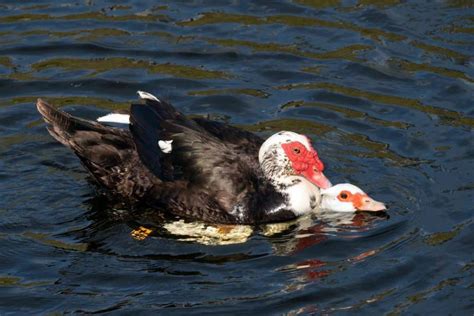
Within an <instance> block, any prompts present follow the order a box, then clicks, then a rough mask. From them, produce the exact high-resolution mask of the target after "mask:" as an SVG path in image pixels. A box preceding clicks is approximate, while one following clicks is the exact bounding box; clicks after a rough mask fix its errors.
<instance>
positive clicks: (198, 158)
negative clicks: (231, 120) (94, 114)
mask: <svg viewBox="0 0 474 316" xmlns="http://www.w3.org/2000/svg"><path fill="white" fill-rule="evenodd" d="M139 95H140V97H141V99H142V100H143V101H144V104H132V105H131V109H130V115H129V116H123V115H122V116H121V118H122V119H124V118H126V122H125V121H124V123H127V122H128V121H129V123H130V125H129V130H126V129H121V128H115V127H110V126H106V125H103V124H101V123H98V122H95V121H90V120H85V119H81V118H77V117H74V116H71V115H70V114H68V113H65V112H63V111H61V110H58V109H56V108H55V107H54V106H52V105H50V104H48V103H47V102H45V101H43V100H41V99H38V102H37V108H38V111H39V112H40V113H41V114H42V116H43V118H44V120H45V121H46V122H47V123H48V124H49V126H48V131H49V133H50V134H51V135H52V136H53V137H54V138H55V139H56V140H58V141H59V142H61V143H62V144H64V145H65V146H67V147H69V148H71V149H72V150H73V151H74V152H75V153H76V155H77V156H78V157H79V158H80V160H81V162H82V163H83V165H84V166H85V167H86V168H87V169H88V171H89V172H90V173H91V174H92V176H93V177H94V179H95V180H96V181H97V182H98V184H99V185H100V186H101V187H103V188H105V189H106V191H107V192H108V193H109V194H110V195H111V196H113V197H114V198H118V199H120V200H121V201H124V202H126V203H129V204H131V205H137V204H138V205H140V204H142V205H146V206H149V207H153V208H157V209H160V210H162V211H164V212H167V213H168V214H171V215H174V216H177V217H181V218H186V219H191V220H200V221H204V222H209V223H221V224H260V223H269V222H278V221H286V220H290V219H293V218H295V217H297V216H299V215H302V214H305V213H309V212H311V211H313V210H314V209H315V208H317V207H318V206H319V205H320V204H321V195H320V191H319V188H322V189H328V188H329V187H330V186H331V183H330V182H329V180H328V179H327V178H326V177H325V176H324V174H323V172H322V171H323V170H324V165H323V163H322V162H321V160H320V159H319V157H318V154H317V152H316V150H315V149H314V148H313V147H312V146H311V143H310V141H309V139H308V138H307V137H306V136H304V135H300V134H297V133H293V132H287V131H282V132H279V133H276V134H274V135H273V136H271V137H270V138H268V139H267V140H266V141H263V139H262V138H260V137H259V136H257V135H255V134H253V133H250V132H247V131H244V130H241V129H238V128H236V127H233V126H230V125H227V124H224V123H220V122H216V121H212V120H208V119H205V118H192V119H191V118H187V117H186V116H184V115H183V114H182V113H180V112H179V111H176V110H175V108H174V107H173V106H172V105H171V104H169V103H167V102H165V101H163V100H160V99H158V98H156V97H155V96H153V95H151V94H149V93H146V92H140V91H139ZM257 153H258V154H257ZM359 190H360V189H359ZM327 205H328V206H331V207H334V206H336V205H335V204H334V203H332V204H327Z"/></svg>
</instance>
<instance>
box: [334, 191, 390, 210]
mask: <svg viewBox="0 0 474 316" xmlns="http://www.w3.org/2000/svg"><path fill="white" fill-rule="evenodd" d="M337 198H338V199H339V201H342V202H352V205H354V207H355V209H356V210H358V211H370V212H379V211H385V210H386V209H387V207H386V206H385V204H383V203H382V202H378V201H375V200H374V199H372V198H371V197H369V196H368V195H367V194H365V193H355V194H352V193H351V192H349V191H342V192H341V193H340V194H339V195H338V196H337Z"/></svg>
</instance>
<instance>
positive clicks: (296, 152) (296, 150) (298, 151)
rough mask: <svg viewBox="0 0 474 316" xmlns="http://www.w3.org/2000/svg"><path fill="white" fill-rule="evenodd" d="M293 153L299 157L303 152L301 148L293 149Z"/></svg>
mask: <svg viewBox="0 0 474 316" xmlns="http://www.w3.org/2000/svg"><path fill="white" fill-rule="evenodd" d="M293 152H294V153H295V154H297V155H299V154H300V152H301V151H300V149H299V148H293Z"/></svg>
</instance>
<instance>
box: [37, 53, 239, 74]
mask: <svg viewBox="0 0 474 316" xmlns="http://www.w3.org/2000/svg"><path fill="white" fill-rule="evenodd" d="M31 68H32V69H33V70H34V71H35V72H39V71H42V70H45V69H51V68H62V69H64V70H69V71H76V70H89V71H92V73H91V74H89V76H95V75H98V74H100V73H103V72H106V71H111V70H115V69H123V68H132V69H144V70H146V71H147V72H148V73H150V74H155V73H162V74H168V75H172V76H175V77H181V78H188V79H226V78H229V77H230V75H229V74H227V73H225V72H222V71H213V70H206V69H203V68H196V67H192V66H185V65H177V64H171V63H166V64H155V63H153V62H151V61H146V60H139V59H132V58H126V57H111V58H97V59H73V58H54V59H49V60H45V61H41V62H37V63H34V64H33V65H31Z"/></svg>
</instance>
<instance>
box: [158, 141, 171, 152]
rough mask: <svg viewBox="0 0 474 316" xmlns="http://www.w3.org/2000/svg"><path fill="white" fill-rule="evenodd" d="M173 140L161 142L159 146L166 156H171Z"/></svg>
mask: <svg viewBox="0 0 474 316" xmlns="http://www.w3.org/2000/svg"><path fill="white" fill-rule="evenodd" d="M172 143H173V140H159V141H158V146H159V147H160V149H161V151H162V152H164V153H165V154H169V153H170V152H171V151H172V150H173V146H172V145H171V144H172Z"/></svg>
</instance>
